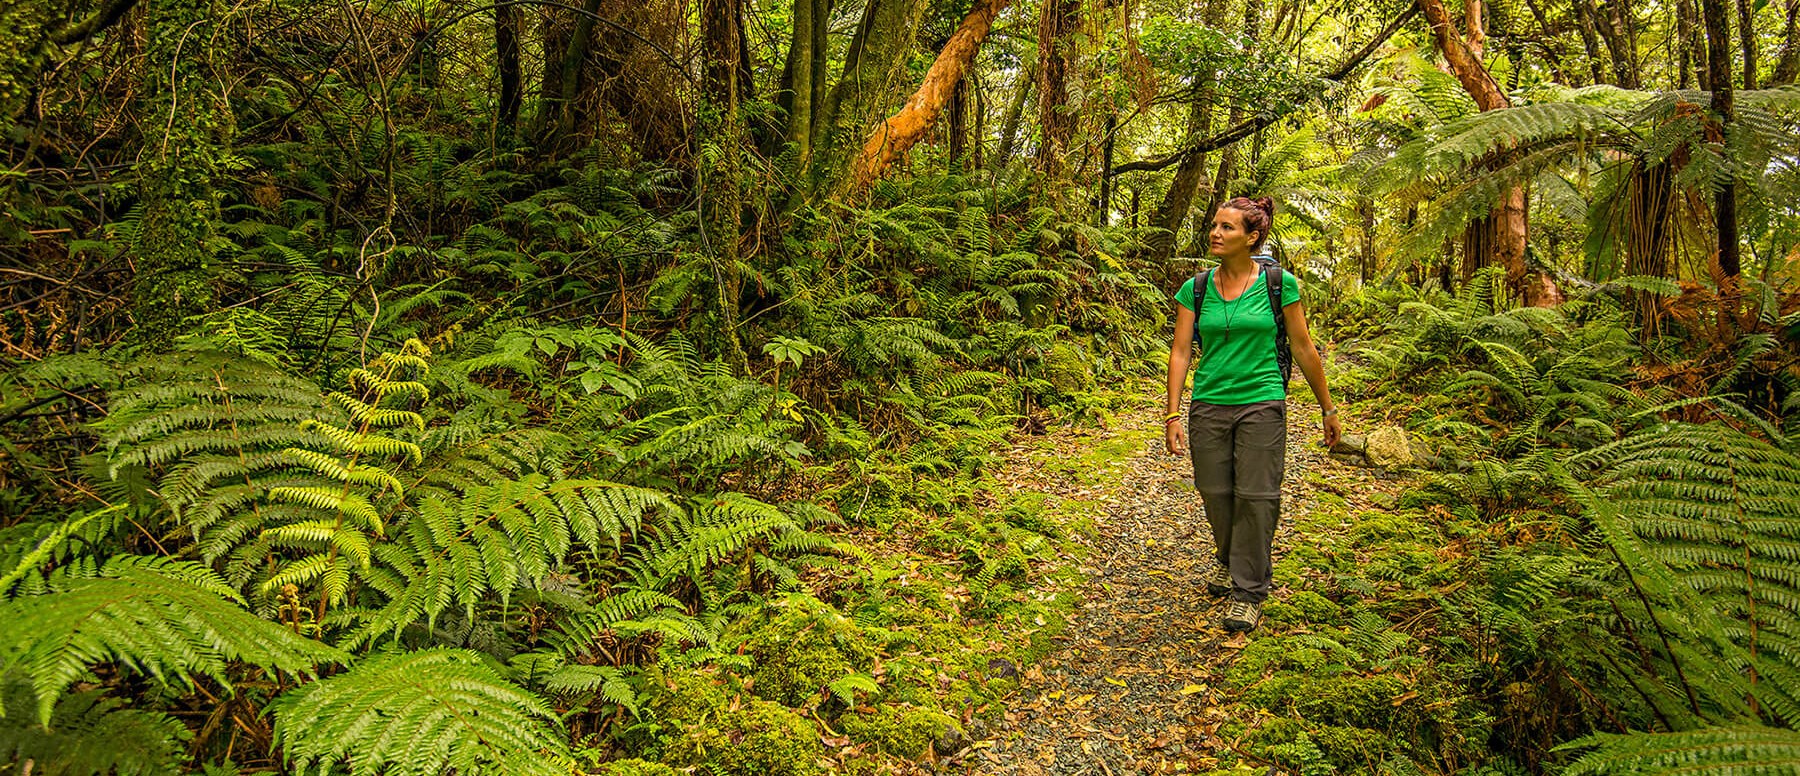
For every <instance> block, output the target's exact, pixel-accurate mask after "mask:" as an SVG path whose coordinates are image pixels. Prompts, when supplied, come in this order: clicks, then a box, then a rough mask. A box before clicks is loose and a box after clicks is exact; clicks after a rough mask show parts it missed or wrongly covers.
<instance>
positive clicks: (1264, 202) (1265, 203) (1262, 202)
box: [1252, 197, 1275, 220]
mask: <svg viewBox="0 0 1800 776" xmlns="http://www.w3.org/2000/svg"><path fill="white" fill-rule="evenodd" d="M1252 201H1253V202H1255V203H1256V206H1257V207H1259V208H1262V212H1264V213H1268V214H1269V219H1270V220H1274V218H1275V200H1274V199H1272V198H1269V197H1257V198H1256V199H1254V200H1252Z"/></svg>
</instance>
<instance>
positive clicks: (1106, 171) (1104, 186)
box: [1097, 100, 1119, 227]
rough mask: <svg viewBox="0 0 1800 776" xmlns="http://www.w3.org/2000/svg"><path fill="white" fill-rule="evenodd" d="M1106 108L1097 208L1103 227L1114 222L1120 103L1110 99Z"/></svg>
mask: <svg viewBox="0 0 1800 776" xmlns="http://www.w3.org/2000/svg"><path fill="white" fill-rule="evenodd" d="M1106 108H1107V111H1106V128H1105V136H1104V139H1103V140H1101V142H1100V207H1099V208H1097V210H1098V215H1099V218H1098V219H1097V220H1098V221H1099V223H1100V226H1102V227H1105V226H1107V225H1109V224H1111V223H1112V192H1113V176H1112V163H1113V149H1114V148H1115V147H1117V146H1118V130H1119V111H1118V105H1117V104H1116V103H1114V102H1113V101H1111V100H1108V101H1107V105H1106Z"/></svg>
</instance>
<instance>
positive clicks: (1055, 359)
mask: <svg viewBox="0 0 1800 776" xmlns="http://www.w3.org/2000/svg"><path fill="white" fill-rule="evenodd" d="M1043 377H1044V378H1045V379H1047V380H1049V381H1050V384H1051V385H1052V386H1055V387H1056V390H1057V391H1058V392H1059V393H1061V394H1063V395H1064V396H1067V395H1070V394H1074V393H1085V392H1089V391H1092V390H1094V370H1093V368H1092V365H1090V364H1089V363H1088V360H1087V359H1086V358H1085V357H1083V356H1082V354H1081V351H1079V350H1077V349H1076V348H1075V346H1073V345H1070V344H1068V343H1066V342H1058V343H1056V344H1055V345H1052V346H1050V351H1049V352H1047V353H1045V354H1044V372H1043Z"/></svg>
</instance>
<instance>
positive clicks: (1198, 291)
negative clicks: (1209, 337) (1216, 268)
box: [1194, 269, 1213, 347]
mask: <svg viewBox="0 0 1800 776" xmlns="http://www.w3.org/2000/svg"><path fill="white" fill-rule="evenodd" d="M1212 276H1213V271H1212V270H1210V269H1208V270H1196V271H1195V272H1194V347H1200V307H1201V306H1202V305H1204V304H1206V292H1207V291H1208V290H1210V289H1211V288H1212Z"/></svg>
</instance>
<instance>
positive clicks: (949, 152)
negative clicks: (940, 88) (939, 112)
mask: <svg viewBox="0 0 1800 776" xmlns="http://www.w3.org/2000/svg"><path fill="white" fill-rule="evenodd" d="M944 134H945V138H944V156H945V157H947V158H946V159H945V160H944V162H945V166H946V167H947V168H948V170H949V171H950V172H951V173H959V172H962V171H963V170H966V169H968V166H969V165H968V163H969V160H968V158H967V156H968V154H969V78H968V76H966V75H965V76H964V77H963V78H962V79H961V80H959V81H957V82H956V88H954V89H952V90H950V105H949V106H948V113H947V114H946V115H945V116H944Z"/></svg>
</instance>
